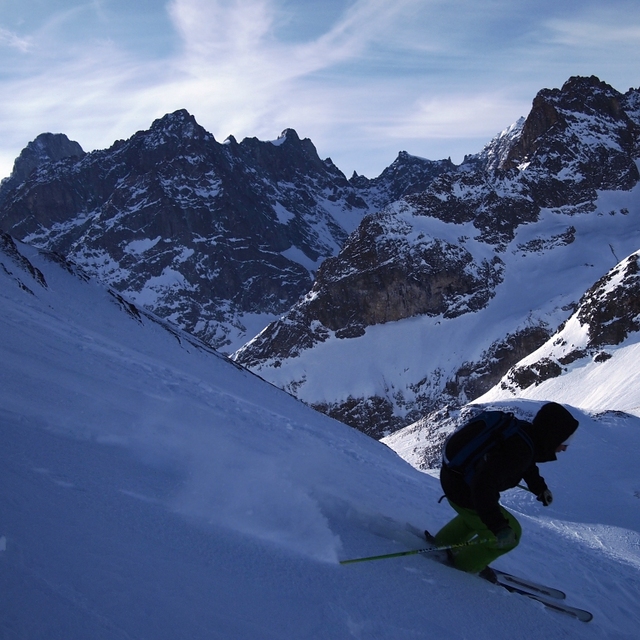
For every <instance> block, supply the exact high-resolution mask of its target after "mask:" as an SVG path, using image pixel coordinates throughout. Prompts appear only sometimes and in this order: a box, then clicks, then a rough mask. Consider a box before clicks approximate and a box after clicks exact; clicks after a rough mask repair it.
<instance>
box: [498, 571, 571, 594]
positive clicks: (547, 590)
mask: <svg viewBox="0 0 640 640" xmlns="http://www.w3.org/2000/svg"><path fill="white" fill-rule="evenodd" d="M491 569H493V572H494V573H495V575H496V579H497V580H498V582H499V583H500V584H501V585H502V586H515V587H521V588H522V589H526V590H527V591H531V592H532V593H537V594H540V595H543V596H547V597H549V598H555V599H556V600H564V599H565V598H566V597H567V594H566V593H565V592H564V591H560V589H554V588H553V587H547V586H545V585H543V584H539V583H538V582H533V581H532V580H527V579H526V578H520V577H519V576H514V575H511V574H510V573H506V572H505V571H501V570H500V569H494V568H493V567H491Z"/></svg>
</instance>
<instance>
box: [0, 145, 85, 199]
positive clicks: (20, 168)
mask: <svg viewBox="0 0 640 640" xmlns="http://www.w3.org/2000/svg"><path fill="white" fill-rule="evenodd" d="M84 155H85V153H84V151H83V149H82V147H81V146H80V145H79V144H78V143H77V142H75V141H74V140H69V138H68V137H67V136H66V135H65V134H64V133H41V134H40V135H39V136H38V137H37V138H36V139H35V140H32V141H31V142H30V143H29V144H28V145H27V146H26V147H25V148H24V149H23V150H22V152H21V153H20V155H19V156H18V157H17V158H16V160H15V162H14V164H13V171H12V172H11V175H10V176H9V177H8V178H7V179H6V180H3V181H2V188H1V189H0V200H1V199H2V193H6V192H7V191H9V190H11V189H12V188H14V187H16V186H18V185H19V184H20V183H22V182H24V181H25V180H26V179H27V178H28V177H29V175H30V174H31V172H32V171H33V170H34V169H37V168H38V167H40V166H42V165H44V164H47V163H49V162H60V161H61V160H64V159H66V158H76V159H80V158H82V157H83V156H84Z"/></svg>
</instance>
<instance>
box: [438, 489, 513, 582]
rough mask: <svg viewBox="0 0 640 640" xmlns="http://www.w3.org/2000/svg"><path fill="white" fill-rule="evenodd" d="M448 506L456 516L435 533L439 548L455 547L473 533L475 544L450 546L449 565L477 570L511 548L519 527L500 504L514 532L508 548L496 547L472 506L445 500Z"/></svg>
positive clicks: (467, 569) (472, 571)
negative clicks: (465, 506)
mask: <svg viewBox="0 0 640 640" xmlns="http://www.w3.org/2000/svg"><path fill="white" fill-rule="evenodd" d="M449 504H450V505H451V507H452V508H453V509H454V510H455V511H457V513H458V515H457V516H456V517H455V518H454V519H453V520H451V522H449V523H448V524H446V525H445V526H444V527H442V529H440V531H438V533H437V534H436V543H437V544H438V546H441V547H448V546H455V545H457V544H464V543H465V542H469V541H470V540H472V539H473V538H475V537H476V536H477V541H478V544H473V545H470V546H468V547H463V548H461V549H452V550H451V551H452V554H453V560H454V562H453V564H454V566H455V568H456V569H460V570H462V571H468V572H470V573H478V572H479V571H482V570H483V569H484V568H485V567H486V566H488V565H489V564H490V563H491V562H493V561H494V560H495V559H496V558H498V557H499V556H501V555H503V554H505V553H508V552H509V551H511V550H512V549H515V547H516V546H517V544H518V542H520V537H521V536H522V527H521V526H520V523H519V522H518V521H517V520H516V519H515V517H514V516H513V515H512V514H511V513H509V512H508V511H507V510H506V509H505V508H504V507H500V511H501V512H502V515H503V516H504V517H505V518H506V519H507V520H508V521H509V526H510V527H511V528H512V529H513V531H514V532H515V534H516V544H514V545H513V546H510V547H503V548H498V547H497V546H496V545H497V540H496V537H495V535H494V534H493V533H492V532H491V531H490V530H489V529H488V528H487V525H485V524H484V522H482V520H480V516H479V515H478V513H477V512H476V511H474V510H473V509H465V508H464V507H459V506H458V505H457V504H455V503H453V502H451V500H449Z"/></svg>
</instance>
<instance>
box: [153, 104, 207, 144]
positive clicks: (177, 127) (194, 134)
mask: <svg viewBox="0 0 640 640" xmlns="http://www.w3.org/2000/svg"><path fill="white" fill-rule="evenodd" d="M149 133H150V134H154V133H155V134H158V133H163V134H165V135H168V136H172V137H175V138H183V139H189V138H204V139H207V140H210V139H211V138H213V136H212V135H211V134H210V133H208V132H207V131H206V130H205V129H204V128H203V127H201V126H200V125H199V124H198V123H197V122H196V119H195V118H194V117H193V116H192V115H191V114H190V113H189V112H188V111H187V110H186V109H178V111H174V112H173V113H168V114H166V115H164V116H162V118H158V119H157V120H154V121H153V123H152V124H151V127H150V129H149Z"/></svg>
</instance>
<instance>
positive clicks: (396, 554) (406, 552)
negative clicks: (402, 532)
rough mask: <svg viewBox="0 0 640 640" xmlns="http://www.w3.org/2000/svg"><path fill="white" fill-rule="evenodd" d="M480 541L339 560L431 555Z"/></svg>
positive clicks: (352, 560) (357, 560)
mask: <svg viewBox="0 0 640 640" xmlns="http://www.w3.org/2000/svg"><path fill="white" fill-rule="evenodd" d="M481 542H482V541H480V540H476V539H473V540H470V541H469V542H463V543H462V544H454V545H450V546H447V547H426V548H425V549H411V550H410V551H397V552H396V553H383V554H382V555H379V556H367V557H366V558H351V559H350V560H340V564H353V563H354V562H367V561H368V560H384V559H386V558H400V557H402V556H414V555H417V554H420V553H431V552H432V551H446V550H447V549H459V548H460V547H470V546H473V545H475V544H481Z"/></svg>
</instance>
